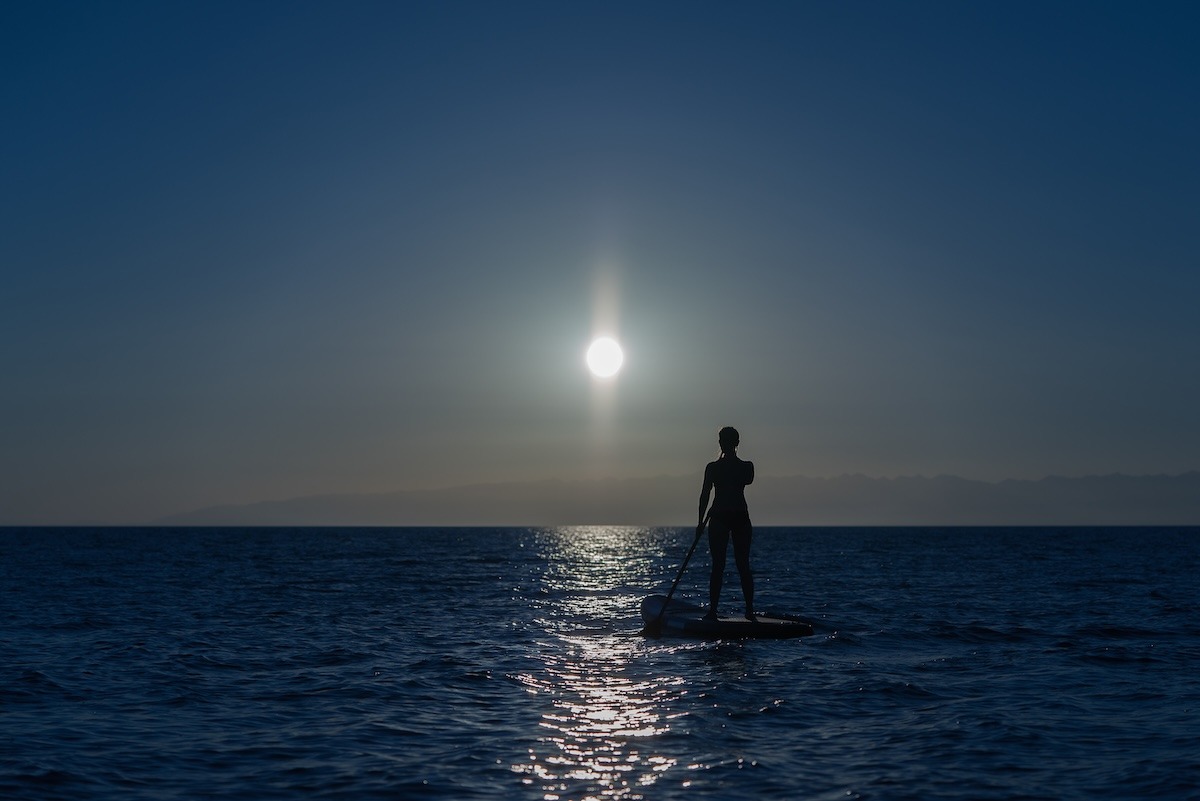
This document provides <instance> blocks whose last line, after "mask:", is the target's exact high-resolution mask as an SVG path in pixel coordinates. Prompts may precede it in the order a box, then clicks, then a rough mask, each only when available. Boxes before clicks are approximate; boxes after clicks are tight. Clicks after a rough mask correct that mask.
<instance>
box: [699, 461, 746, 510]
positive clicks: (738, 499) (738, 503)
mask: <svg viewBox="0 0 1200 801" xmlns="http://www.w3.org/2000/svg"><path fill="white" fill-rule="evenodd" d="M704 476H705V478H706V479H707V480H708V481H711V482H712V485H713V487H714V488H715V489H716V497H715V498H713V505H712V511H714V512H743V511H746V510H747V509H748V508H749V507H748V506H747V505H746V492H745V490H746V485H747V484H750V483H751V482H753V481H754V463H753V462H746V461H743V460H741V459H739V458H737V457H736V456H725V457H722V458H720V459H718V460H717V461H715V462H709V463H708V467H706V468H705V470H704Z"/></svg>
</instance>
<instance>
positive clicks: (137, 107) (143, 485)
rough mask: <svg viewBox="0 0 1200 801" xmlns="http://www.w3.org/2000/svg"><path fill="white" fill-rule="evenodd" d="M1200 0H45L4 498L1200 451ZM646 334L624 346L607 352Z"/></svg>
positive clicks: (13, 277)
mask: <svg viewBox="0 0 1200 801" xmlns="http://www.w3.org/2000/svg"><path fill="white" fill-rule="evenodd" d="M1198 38H1200V10H1197V7H1196V6H1195V5H1194V4H1189V3H1179V4H1170V3H1158V4H1134V3H1129V4H1121V5H1114V4H1107V3H912V4H899V3H820V4H818V3H758V4H734V3H695V2H689V3H660V4H645V3H628V4H624V3H508V4H504V3H439V4H416V3H378V4H374V3H347V4H343V3H292V2H288V3H283V2H279V3H266V2H263V3H194V4H189V3H133V2H128V3H109V4H95V3H78V4H63V3H46V2H37V3H26V4H21V3H9V4H6V5H5V6H4V8H3V10H2V11H0V101H2V102H3V108H4V125H3V126H0V146H2V152H3V154H4V158H3V160H2V161H0V186H2V187H3V189H2V191H0V264H2V265H3V293H2V294H0V326H2V333H3V340H2V342H3V344H2V345H0V371H2V374H3V376H4V391H3V393H0V415H2V419H3V421H4V422H3V428H2V429H0V523H4V522H62V521H74V520H89V519H107V520H115V521H125V520H137V519H145V518H148V517H152V516H154V515H158V514H165V513H168V512H173V511H179V510H181V509H187V508H192V507H195V506H202V505H207V504H211V503H222V502H243V501H252V500H259V499H266V498H276V497H288V496H292V495H298V494H303V493H309V492H320V491H331V492H332V491H381V490H388V489H400V488H415V487H428V486H444V485H451V484H458V483H466V482H476V481H507V480H520V479H526V478H542V477H548V476H565V477H570V476H578V477H585V476H595V475H616V476H650V475H656V474H660V473H672V474H680V473H690V472H696V471H699V470H700V468H701V467H702V465H703V462H704V461H706V460H707V459H709V458H711V456H712V455H713V453H714V452H715V449H716V446H715V432H716V430H717V428H718V427H720V426H721V425H724V424H730V423H731V424H734V425H737V426H739V427H740V428H741V429H742V433H743V449H742V450H743V455H744V456H745V457H747V458H753V459H754V460H755V461H756V462H757V463H758V464H759V470H760V472H762V473H764V474H775V475H783V474H796V473H803V474H808V475H836V474H839V473H843V472H862V473H867V474H871V475H901V474H914V473H923V474H937V473H957V474H961V475H964V476H968V477H973V478H984V479H998V478H1003V477H1039V476H1042V475H1046V474H1050V473H1058V474H1068V475H1079V474H1085V473H1106V472H1113V471H1122V472H1131V473H1141V472H1178V471H1182V470H1187V469H1195V468H1197V467H1200V424H1198V420H1197V413H1196V409H1198V408H1200V370H1198V368H1197V365H1198V364H1200V322H1198V321H1200V315H1198V314H1197V313H1196V310H1195V309H1196V300H1197V297H1198V294H1200V293H1198V290H1200V270H1198V268H1200V259H1198V256H1197V254H1198V253H1200V233H1198V232H1200V225H1198V224H1197V221H1198V220H1200V156H1198V155H1197V148H1196V144H1195V143H1196V142H1197V141H1200V55H1198V50H1197V48H1196V46H1195V43H1196V41H1198ZM601 330H603V331H604V332H607V333H612V334H615V335H616V336H617V337H618V338H619V339H620V340H621V342H622V344H623V345H624V347H625V350H626V356H627V362H626V366H625V369H624V370H623V371H622V372H621V373H620V374H619V375H618V376H617V378H616V379H615V380H614V381H612V382H609V383H607V384H604V385H600V384H597V383H595V382H594V380H593V379H591V378H590V377H589V376H588V375H587V373H586V370H585V369H584V367H583V351H584V349H585V348H586V346H587V343H588V341H589V339H590V337H591V336H592V334H593V333H598V332H600V331H601Z"/></svg>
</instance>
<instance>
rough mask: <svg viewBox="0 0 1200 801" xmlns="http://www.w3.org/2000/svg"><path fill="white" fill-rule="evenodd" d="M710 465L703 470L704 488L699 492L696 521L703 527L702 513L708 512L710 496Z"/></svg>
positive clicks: (711, 484)
mask: <svg viewBox="0 0 1200 801" xmlns="http://www.w3.org/2000/svg"><path fill="white" fill-rule="evenodd" d="M712 488H713V481H712V465H711V464H710V465H708V466H707V467H705V468H704V486H703V487H702V488H701V490H700V515H699V517H697V518H696V519H697V520H699V521H700V525H704V513H705V512H707V511H708V498H709V496H710V495H712Z"/></svg>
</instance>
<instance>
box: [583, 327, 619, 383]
mask: <svg viewBox="0 0 1200 801" xmlns="http://www.w3.org/2000/svg"><path fill="white" fill-rule="evenodd" d="M624 361H625V354H624V353H622V352H621V346H620V345H618V344H617V343H616V340H613V339H610V338H608V337H600V338H599V339H597V340H595V341H593V342H592V344H591V346H590V347H588V350H587V366H588V369H589V370H591V371H592V375H594V376H597V377H598V378H608V377H610V376H614V375H616V374H617V371H618V370H620V369H621V364H622V363H624Z"/></svg>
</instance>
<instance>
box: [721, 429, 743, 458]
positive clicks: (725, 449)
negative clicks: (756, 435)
mask: <svg viewBox="0 0 1200 801" xmlns="http://www.w3.org/2000/svg"><path fill="white" fill-rule="evenodd" d="M740 441H741V437H740V436H739V435H738V430H737V429H736V428H734V427H733V426H725V427H724V428H722V429H721V430H720V431H719V432H717V442H719V443H720V444H721V453H733V452H734V451H736V450H737V446H738V443H739V442H740Z"/></svg>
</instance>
